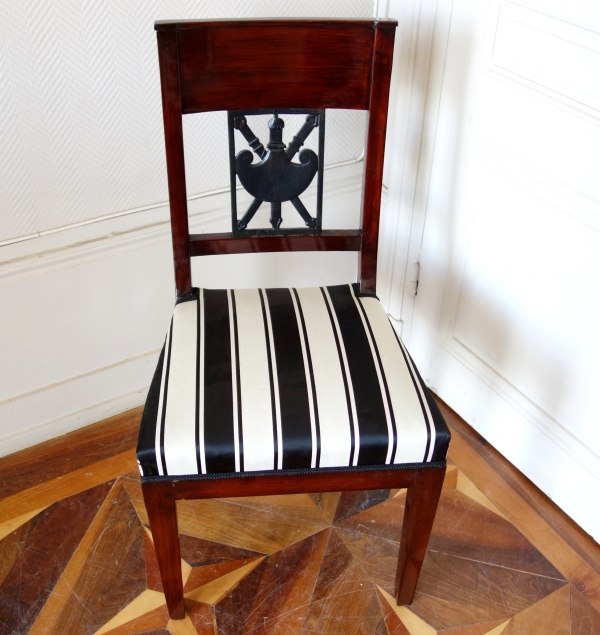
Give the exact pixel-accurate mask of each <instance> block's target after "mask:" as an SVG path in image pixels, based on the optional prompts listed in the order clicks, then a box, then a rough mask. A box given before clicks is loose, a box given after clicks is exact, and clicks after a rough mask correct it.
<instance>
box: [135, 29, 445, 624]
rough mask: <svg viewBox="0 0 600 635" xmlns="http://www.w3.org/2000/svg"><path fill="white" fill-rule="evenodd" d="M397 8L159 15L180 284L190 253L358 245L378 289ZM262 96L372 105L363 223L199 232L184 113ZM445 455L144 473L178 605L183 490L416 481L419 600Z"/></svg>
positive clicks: (400, 587) (402, 587) (291, 104)
mask: <svg viewBox="0 0 600 635" xmlns="http://www.w3.org/2000/svg"><path fill="white" fill-rule="evenodd" d="M396 26H397V23H396V22H395V21H391V20H286V21H279V20H234V21H227V20H222V21H219V20H216V21H182V22H157V23H156V25H155V28H156V30H157V37H158V52H159V64H160V76H161V88H162V103H163V117H164V127H165V144H166V154H167V173H168V183H169V200H170V206H171V227H172V235H173V257H174V265H175V286H176V290H177V296H178V297H183V296H186V295H187V294H189V293H190V292H191V290H192V280H191V267H190V258H191V257H192V256H203V255H212V254H233V253H250V252H281V251H309V250H325V251H327V250H331V251H357V252H358V253H359V272H360V273H359V284H360V288H361V291H362V292H363V293H368V294H374V293H375V290H376V275H377V242H378V233H379V210H380V203H381V186H382V177H383V157H384V147H385V133H386V125H387V108H388V97H389V88H390V77H391V63H392V55H393V46H394V35H395V28H396ZM256 108H347V109H359V110H367V111H368V112H369V120H368V126H367V139H366V156H365V164H364V179H363V198H362V211H361V223H362V228H361V229H360V230H358V231H357V230H336V231H325V230H323V231H321V230H319V231H315V233H313V234H310V233H306V232H303V233H302V234H290V233H289V232H288V233H286V234H285V235H265V236H235V237H234V236H232V234H231V233H225V234H202V235H193V236H190V234H189V227H188V216H187V193H186V184H185V170H184V148H183V132H182V115H183V114H188V113H194V112H204V111H210V110H244V109H256ZM444 474H445V462H443V463H435V464H431V465H427V464H421V465H416V466H406V467H404V468H398V467H394V468H392V467H389V468H387V467H385V466H382V467H381V468H378V469H369V468H364V469H360V468H354V469H343V468H340V469H339V470H334V469H331V470H314V471H312V472H310V471H309V472H305V473H304V472H303V473H295V474H289V473H283V472H282V473H277V472H273V473H269V474H267V475H265V474H255V475H253V474H252V473H245V474H244V475H241V476H231V475H224V476H223V477H222V478H219V477H216V476H215V475H211V476H210V478H198V477H196V478H193V477H190V478H188V479H186V478H185V477H171V478H163V477H147V478H143V479H142V490H143V494H144V501H145V504H146V509H147V511H148V517H149V520H150V527H151V529H152V534H153V538H154V546H155V549H156V554H157V559H158V564H159V568H160V572H161V577H162V582H163V588H164V591H165V596H166V601H167V606H168V609H169V614H170V615H171V617H172V618H173V619H181V618H183V617H184V614H185V608H184V598H183V584H182V577H181V561H180V551H179V540H178V531H177V514H176V500H177V499H190V498H191V499H199V498H215V497H236V496H257V495H274V494H293V493H309V492H327V491H356V490H368V489H383V488H386V489H387V488H403V487H406V488H408V493H407V499H406V508H405V517H404V523H403V528H402V535H401V541H400V553H399V560H398V573H397V579H396V598H397V601H398V603H399V604H410V603H411V602H412V599H413V596H414V593H415V588H416V584H417V580H418V577H419V572H420V570H421V565H422V563H423V558H424V556H425V550H426V548H427V543H428V541H429V535H430V533H431V528H432V525H433V520H434V517H435V512H436V509H437V503H438V500H439V496H440V493H441V490H442V483H443V480H444Z"/></svg>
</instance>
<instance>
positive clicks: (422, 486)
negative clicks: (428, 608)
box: [396, 468, 446, 605]
mask: <svg viewBox="0 0 600 635" xmlns="http://www.w3.org/2000/svg"><path fill="white" fill-rule="evenodd" d="M445 473H446V470H445V468H437V469H431V470H421V471H420V472H419V474H418V475H417V478H416V479H415V484H414V486H413V487H409V488H408V492H407V494H406V508H405V510H404V522H403V524H402V538H401V540H400V552H399V554H398V573H397V576H396V599H397V601H398V605H403V604H410V603H411V602H412V601H413V598H414V595H415V589H416V588H417V582H418V581H419V573H420V572H421V567H422V566H423V559H424V558H425V551H426V550H427V543H428V542H429V536H430V534H431V528H432V527H433V521H434V519H435V513H436V511H437V504H438V500H439V498H440V494H441V492H442V485H443V484H444V475H445Z"/></svg>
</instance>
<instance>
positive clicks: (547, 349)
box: [444, 160, 600, 479]
mask: <svg viewBox="0 0 600 635" xmlns="http://www.w3.org/2000/svg"><path fill="white" fill-rule="evenodd" d="M494 165H495V164H494V162H493V161H491V162H489V161H485V160H483V161H482V162H481V164H480V167H479V169H478V170H477V172H476V174H475V175H474V181H475V182H476V183H477V185H476V186H474V187H473V196H472V200H471V201H470V208H471V214H470V223H469V240H468V249H467V255H466V262H465V263H464V268H463V271H465V272H468V274H467V275H466V276H465V277H464V278H462V279H461V280H459V281H457V283H458V284H459V285H460V288H461V291H460V294H459V295H458V299H457V303H456V305H455V306H454V307H453V308H452V311H453V316H454V319H453V328H452V332H451V333H448V334H447V336H446V341H445V343H444V346H445V348H446V349H447V350H448V351H451V352H452V354H453V355H454V356H455V357H456V358H457V359H460V360H461V362H462V363H465V364H466V365H467V367H468V368H470V369H471V370H472V371H476V373H477V375H479V377H480V378H482V379H483V380H484V381H485V382H487V383H488V384H489V385H490V386H491V387H492V388H493V389H494V390H496V392H499V393H500V394H501V395H502V396H503V397H504V398H505V399H507V400H508V401H509V402H510V403H511V405H513V406H514V407H515V408H516V410H517V411H519V412H520V413H521V415H523V416H525V417H527V418H528V419H529V420H530V422H533V423H534V425H536V426H537V427H538V429H540V430H542V431H543V432H544V434H546V435H547V436H548V437H549V438H550V439H551V440H553V442H554V443H556V444H557V445H558V446H559V447H561V448H563V449H564V450H566V452H568V453H569V454H570V455H571V456H572V457H573V458H574V459H575V460H577V461H578V462H579V463H580V464H581V465H584V466H586V469H587V470H588V471H590V472H591V473H593V474H594V475H595V477H596V478H598V479H600V452H599V448H600V428H599V427H598V426H597V425H596V424H595V422H596V421H597V418H598V413H599V412H600V394H599V393H598V391H597V389H596V384H597V378H598V376H599V375H600V361H599V360H600V338H598V337H597V336H596V335H595V334H597V326H596V324H595V319H596V316H597V315H598V314H599V313H600V294H598V293H597V289H598V271H600V253H599V252H598V250H597V242H598V233H597V232H596V231H593V230H590V229H589V227H588V226H586V225H585V224H583V223H581V222H579V221H577V220H574V219H573V218H572V217H571V216H569V215H568V214H565V213H564V212H563V211H562V210H560V209H559V208H557V207H555V206H553V205H551V204H549V203H548V202H546V201H544V200H541V199H539V198H538V197H537V196H534V195H533V194H531V193H530V192H528V191H527V190H525V189H523V188H522V187H521V186H519V185H517V184H516V183H515V182H514V181H511V180H509V179H507V178H505V176H503V175H502V174H500V173H498V171H497V170H495V169H493V167H494ZM582 333H585V334H591V335H588V336H587V337H582ZM461 412H462V411H461ZM478 429H479V428H478ZM479 431H480V432H481V433H482V434H485V433H484V432H483V431H482V430H480V429H479ZM490 441H492V440H491V439H490ZM492 443H494V441H492ZM507 456H509V455H507ZM509 458H510V456H509ZM511 460H512V459H511ZM518 465H519V467H520V469H522V467H521V465H520V464H518Z"/></svg>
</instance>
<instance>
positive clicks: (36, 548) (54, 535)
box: [0, 483, 112, 635]
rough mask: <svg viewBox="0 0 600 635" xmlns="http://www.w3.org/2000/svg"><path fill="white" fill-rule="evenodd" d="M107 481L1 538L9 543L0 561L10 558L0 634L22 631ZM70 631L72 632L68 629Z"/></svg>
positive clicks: (0, 590)
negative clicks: (16, 539)
mask: <svg viewBox="0 0 600 635" xmlns="http://www.w3.org/2000/svg"><path fill="white" fill-rule="evenodd" d="M111 486H112V483H103V484H102V485H98V486H97V487H94V488H92V489H89V490H86V491H85V492H82V493H81V494H76V495H75V496H71V497H69V498H66V499H64V500H62V501H59V502H57V503H54V504H53V505H51V506H50V507H48V509H46V510H44V511H43V512H41V513H40V514H38V515H37V516H35V517H34V518H32V519H31V520H30V521H28V522H27V523H25V525H23V526H22V527H20V528H19V529H18V530H17V531H16V532H15V534H16V535H17V536H18V537H19V539H18V541H16V542H15V541H11V540H10V539H9V537H7V538H5V539H4V540H2V542H0V545H2V547H5V545H4V543H5V542H6V547H12V549H13V550H14V552H13V553H2V551H3V550H2V549H0V557H1V558H2V560H9V561H12V566H11V568H10V571H8V572H7V574H6V576H5V577H4V580H3V582H2V584H1V585H0V633H1V634H2V635H5V634H6V635H9V634H12V633H27V632H29V630H30V628H31V626H32V624H33V623H34V622H35V620H36V618H37V616H38V614H39V612H40V611H41V610H42V607H43V606H44V604H45V602H46V600H47V599H48V598H49V597H50V594H51V593H52V591H53V589H54V586H55V585H56V583H57V581H58V579H59V578H60V576H61V575H62V573H63V572H64V570H65V567H66V566H67V564H68V563H69V561H70V559H71V557H72V556H73V553H74V552H75V549H77V546H78V545H79V543H80V542H81V539H82V538H83V535H84V534H85V532H86V530H87V529H88V527H89V525H90V523H91V522H92V520H93V518H94V516H95V515H96V513H97V512H98V509H99V508H100V506H101V504H102V502H103V501H104V498H105V497H106V495H107V494H108V492H109V490H110V488H111ZM71 632H73V631H71Z"/></svg>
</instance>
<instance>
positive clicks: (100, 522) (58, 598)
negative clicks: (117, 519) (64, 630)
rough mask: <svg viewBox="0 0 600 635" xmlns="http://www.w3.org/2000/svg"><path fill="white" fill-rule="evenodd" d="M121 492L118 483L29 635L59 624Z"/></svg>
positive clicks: (42, 632) (49, 631)
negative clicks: (61, 615)
mask: <svg viewBox="0 0 600 635" xmlns="http://www.w3.org/2000/svg"><path fill="white" fill-rule="evenodd" d="M121 491H122V486H121V484H120V483H118V482H117V483H116V484H115V485H114V486H113V488H112V489H111V491H110V492H109V494H108V496H107V497H106V498H105V500H104V503H103V504H102V507H101V508H100V510H99V511H98V513H97V514H96V516H95V518H94V520H93V521H92V523H91V525H90V527H89V529H88V530H87V532H86V534H85V536H84V537H83V540H82V541H81V542H80V543H79V546H78V547H77V550H76V551H75V553H74V554H73V557H72V558H71V560H70V561H69V564H68V565H67V568H66V569H65V571H64V573H63V575H62V576H61V577H60V579H59V580H58V582H57V584H56V586H55V587H54V592H53V593H52V595H51V596H50V597H49V598H48V601H47V602H46V604H45V605H44V608H43V609H42V610H41V612H40V614H39V616H38V618H37V620H36V621H35V623H34V625H33V627H32V628H31V630H30V631H29V635H44V634H46V633H51V632H52V630H53V629H54V628H55V627H56V626H58V625H59V621H58V620H59V618H60V614H61V612H62V610H63V609H64V607H65V605H66V604H67V602H68V601H69V599H70V598H71V595H72V591H73V589H74V588H75V585H76V584H77V581H78V580H79V577H80V576H81V574H82V572H83V569H84V567H85V563H86V560H87V557H88V555H89V553H90V551H91V550H92V549H93V547H94V545H95V544H96V542H97V541H98V539H99V537H100V536H101V535H102V533H103V531H104V530H105V521H106V518H107V516H108V514H109V513H110V511H111V509H112V507H113V506H114V502H115V501H116V499H117V497H118V495H119V493H120V492H121Z"/></svg>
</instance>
